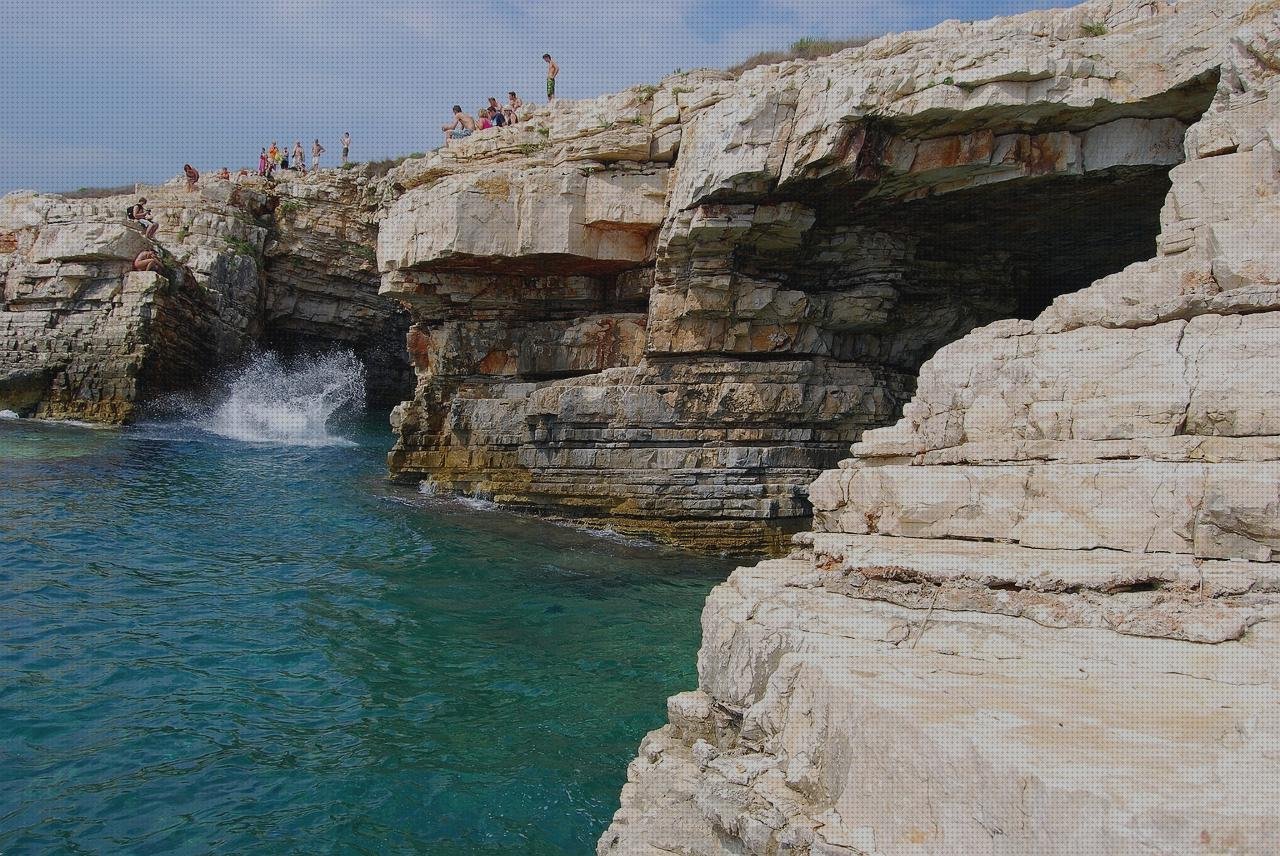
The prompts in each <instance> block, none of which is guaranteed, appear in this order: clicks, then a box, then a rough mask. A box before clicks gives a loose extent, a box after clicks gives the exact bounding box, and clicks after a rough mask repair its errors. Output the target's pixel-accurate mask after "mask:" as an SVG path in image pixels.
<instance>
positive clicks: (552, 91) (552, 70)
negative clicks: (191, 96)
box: [542, 54, 560, 104]
mask: <svg viewBox="0 0 1280 856" xmlns="http://www.w3.org/2000/svg"><path fill="white" fill-rule="evenodd" d="M542 61H543V62H545V63H546V64H547V103H548V104H550V103H551V102H552V101H555V100H556V77H557V76H558V75H559V74H560V66H558V65H556V61H555V60H553V59H552V58H551V54H543V55H542Z"/></svg>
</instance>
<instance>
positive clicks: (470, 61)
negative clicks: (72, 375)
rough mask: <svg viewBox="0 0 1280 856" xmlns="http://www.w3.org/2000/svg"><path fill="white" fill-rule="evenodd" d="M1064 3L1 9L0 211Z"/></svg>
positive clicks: (53, 5) (820, 0) (373, 147)
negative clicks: (506, 99)
mask: <svg viewBox="0 0 1280 856" xmlns="http://www.w3.org/2000/svg"><path fill="white" fill-rule="evenodd" d="M1059 5H1068V4H1067V3H1066V2H1064V0H1059V2H1054V0H645V2H639V3H637V2H626V3H621V2H610V0H577V2H560V0H450V2H446V0H377V2H363V3H362V2H343V0H254V2H248V1H247V0H220V2H211V0H94V1H93V2H88V0H41V2H32V0H28V2H22V3H20V2H18V0H0V9H3V12H4V15H3V20H4V26H3V27H0V74H3V80H4V81H5V85H4V86H3V87H0V116H2V117H3V120H2V121H0V147H2V149H3V152H4V154H3V156H2V157H0V192H7V191H9V190H13V189H17V188H32V189H36V190H74V189H75V188H78V187H82V186H114V185H122V184H128V183H130V182H133V181H157V180H161V179H164V178H168V177H170V176H173V175H176V174H177V173H178V172H179V171H180V170H181V166H182V164H183V163H184V162H186V161H190V162H191V163H194V164H196V166H197V167H199V168H201V169H216V168H217V167H219V166H222V165H224V164H225V165H227V166H230V167H232V168H233V169H234V168H238V167H240V166H248V165H250V164H252V163H254V162H256V159H257V153H258V149H259V147H261V146H262V145H265V144H267V143H269V142H270V141H271V140H272V139H279V140H281V141H282V142H283V141H284V140H285V139H289V140H294V139H299V138H300V139H303V140H305V141H310V140H311V139H313V138H315V137H320V139H321V140H322V142H324V143H325V144H326V146H328V148H329V150H330V152H331V153H332V154H336V149H337V139H338V137H339V136H340V135H341V133H342V131H343V130H344V129H348V128H349V129H350V130H351V133H352V136H353V137H354V140H355V143H354V151H353V156H354V157H356V158H358V159H361V160H364V159H376V158H380V157H385V156H389V155H395V154H404V153H407V152H411V151H422V150H425V149H427V148H430V147H433V146H435V145H436V144H437V142H438V137H439V131H438V130H437V129H438V128H439V126H440V124H441V123H442V122H443V121H444V120H445V119H446V118H447V116H446V113H447V111H448V108H449V105H451V104H453V103H454V102H459V103H461V104H462V105H463V106H464V107H467V108H468V109H473V108H474V107H475V106H478V105H479V104H480V103H482V102H483V100H484V98H485V97H487V96H489V95H495V96H501V95H502V94H503V93H505V92H506V91H507V90H508V89H515V90H517V91H518V92H520V93H521V95H522V96H524V97H526V98H536V97H538V96H539V94H540V92H541V89H542V72H543V65H542V61H541V59H540V57H541V56H542V54H543V53H544V52H550V53H552V54H553V55H555V56H556V57H557V59H558V60H559V61H560V64H561V67H562V69H563V71H562V76H561V82H560V86H561V92H562V94H563V97H566V98H585V97H590V96H593V95H598V94H600V93H602V92H608V91H612V90H616V89H621V88H625V87H627V86H631V85H634V84H639V83H646V82H654V81H656V80H658V79H659V78H661V77H662V76H663V75H665V74H667V73H669V72H671V71H672V70H674V69H676V68H686V69H688V68H697V67H701V66H713V67H723V66H726V65H731V64H733V63H734V62H737V61H739V60H741V59H743V58H744V57H746V56H749V55H750V54H752V53H755V52H756V51H760V50H767V49H774V48H781V47H785V46H786V45H788V44H790V43H791V42H792V41H794V40H795V39H797V38H800V37H802V36H832V37H845V36H851V35H859V34H865V33H879V32H884V31H887V30H900V29H911V28H916V27H922V26H928V25H931V24H934V23H936V22H938V21H942V20H945V19H947V18H960V19H976V18H986V17H990V16H992V15H1000V14H1010V13H1013V12H1020V11H1025V10H1028V9H1033V8H1047V7H1050V6H1059Z"/></svg>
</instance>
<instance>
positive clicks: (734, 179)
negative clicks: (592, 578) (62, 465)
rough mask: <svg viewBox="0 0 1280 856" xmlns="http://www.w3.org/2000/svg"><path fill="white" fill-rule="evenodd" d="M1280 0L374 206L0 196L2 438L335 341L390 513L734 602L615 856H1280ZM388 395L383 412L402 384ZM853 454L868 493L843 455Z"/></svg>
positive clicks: (755, 99) (971, 26) (1126, 21)
mask: <svg viewBox="0 0 1280 856" xmlns="http://www.w3.org/2000/svg"><path fill="white" fill-rule="evenodd" d="M1278 49H1280V7H1278V6H1277V5H1276V4H1275V3H1270V2H1252V3H1250V2H1243V0H1232V2H1228V3H1226V4H1223V3H1212V2H1206V0H1187V1H1186V2H1179V3H1177V4H1176V5H1175V4H1169V3H1165V2H1136V0H1130V2H1114V3H1111V2H1104V3H1088V4H1085V5H1082V6H1078V7H1075V8H1072V9H1067V10H1055V11H1046V12H1036V13H1029V14H1025V15H1019V16H1015V17H1010V18H1003V19H994V20H992V21H984V22H976V23H959V22H948V23H945V24H941V25H939V26H937V27H935V28H933V29H931V30H926V31H921V32H915V33H906V34H899V35H891V36H885V37H883V38H880V39H877V40H876V41H873V42H871V43H870V44H868V45H866V46H863V47H858V48H851V49H849V50H846V51H844V52H842V53H840V54H837V55H835V56H833V57H829V58H826V59H821V60H815V61H793V62H787V63H782V64H780V65H773V66H764V67H760V68H756V69H753V70H751V71H749V72H747V73H745V74H743V75H741V76H740V77H734V76H732V75H729V74H725V73H721V72H714V71H699V72H690V73H681V74H677V75H673V76H671V77H669V78H666V79H664V80H663V81H661V83H660V84H659V85H657V86H650V87H637V88H634V89H631V90H628V91H627V92H624V93H619V94H617V95H610V96H605V97H602V98H599V99H595V100H592V101H583V102H572V103H565V104H560V105H557V107H556V109H555V110H554V111H550V110H548V109H546V108H535V109H532V110H531V111H530V112H529V114H528V115H527V116H526V117H525V120H524V121H523V122H521V123H520V124H518V125H516V126H515V127H513V128H508V129H498V130H495V131H486V132H481V133H477V134H476V135H474V136H473V137H471V138H469V139H467V140H465V141H459V142H457V143H455V144H451V145H450V146H448V147H447V148H444V149H441V150H439V151H437V152H434V153H432V154H431V155H428V156H426V157H422V158H413V159H410V160H408V161H406V162H404V163H403V164H402V165H400V166H399V167H397V168H395V169H393V170H392V171H391V172H390V173H389V174H387V175H386V176H375V175H373V174H372V173H370V172H369V171H368V170H366V169H363V168H360V169H357V170H353V171H350V172H340V171H334V172H326V173H321V174H320V175H319V176H318V177H317V176H312V177H308V178H307V179H299V180H294V181H288V182H280V183H274V184H271V185H268V184H266V183H265V182H259V181H258V180H257V179H251V180H250V181H249V182H247V183H244V184H232V183H228V182H218V181H217V180H212V179H204V180H202V181H201V183H200V187H199V190H198V192H197V193H195V194H190V193H186V192H185V191H183V190H182V189H181V187H180V185H179V184H176V183H171V184H169V185H164V186H161V187H155V188H144V189H142V195H147V196H148V197H149V198H151V200H152V206H153V208H155V209H156V211H157V215H158V218H159V220H160V222H161V223H162V224H163V228H162V231H161V233H160V235H159V243H160V246H161V247H162V248H163V249H164V250H165V251H166V253H167V258H168V259H169V260H170V266H169V269H168V275H167V276H166V277H160V276H157V275H156V274H142V273H131V272H128V268H129V262H130V260H131V259H132V258H133V255H134V254H135V253H136V252H137V250H138V249H140V248H141V247H142V246H144V245H145V241H144V240H143V238H142V237H141V236H140V235H139V234H138V233H137V232H136V231H135V230H133V229H131V228H130V227H129V226H128V225H127V224H126V223H124V222H123V210H124V205H125V204H127V202H128V201H129V200H128V199H126V198H121V199H108V200H87V201H71V200H64V199H60V198H58V197H52V196H46V195H34V194H14V195H10V196H7V197H5V198H4V200H3V202H0V275H2V276H3V278H4V279H3V281H4V301H3V308H2V311H0V408H4V409H14V410H17V411H19V412H22V413H29V414H34V415H37V416H42V417H48V418H77V419H90V420H95V421H103V422H121V421H127V420H129V419H130V418H131V417H132V416H133V415H134V413H135V412H136V408H137V406H138V405H139V404H140V403H142V402H145V401H146V400H147V399H148V398H150V397H153V396H155V395H158V394H162V393H163V392H166V391H170V390H173V389H179V388H184V387H190V386H192V385H194V384H196V383H198V382H199V379H200V378H201V377H202V376H203V375H204V374H205V373H207V372H208V371H209V370H211V369H213V368H216V367H218V366H219V365H223V364H226V363H228V362H230V361H232V360H234V359H236V358H237V357H238V356H240V355H242V354H243V353H245V352H246V351H247V350H248V349H250V348H253V347H260V346H272V347H278V348H282V349H285V350H289V349H291V348H296V349H305V348H314V347H327V346H331V345H343V346H347V347H352V348H354V349H355V350H356V351H357V352H358V353H360V354H361V355H362V357H363V358H364V359H365V361H366V363H367V364H369V365H370V366H371V369H372V371H371V374H372V377H373V384H374V385H375V386H376V387H377V389H378V393H377V394H378V397H380V398H382V399H383V400H387V401H393V400H399V401H400V402H401V403H400V404H399V405H398V406H397V407H396V408H395V410H394V411H393V416H392V427H393V429H394V431H395V433H396V437H397V439H396V444H395V447H394V448H393V449H392V451H391V453H390V455H389V458H388V462H389V469H390V474H391V476H392V477H393V478H395V479H397V480H401V481H405V482H411V483H412V482H419V481H426V482H429V483H431V484H432V485H434V486H435V487H436V488H438V489H441V490H449V491H457V492H462V493H466V494H470V495H476V496H483V497H485V498H489V499H493V500H495V501H497V502H499V503H502V504H504V505H508V506H512V507H516V508H521V509H525V510H530V511H534V512H537V513H540V514H547V515H551V516H556V517H562V518H571V519H573V520H576V521H579V522H582V523H585V524H588V525H600V526H608V527H610V528H612V529H614V530H616V531H619V532H623V533H629V534H642V535H645V536H648V537H653V538H658V539H662V540H666V541H671V542H675V543H679V544H683V545H686V546H690V547H695V548H699V549H710V550H716V551H722V552H729V553H738V554H757V555H758V554H760V553H763V552H771V553H773V554H775V555H781V554H784V553H787V551H788V550H789V551H790V552H789V554H787V555H786V558H781V559H773V560H770V561H766V562H764V563H762V564H760V565H757V566H755V567H753V568H743V569H740V570H739V571H737V572H736V573H735V574H734V575H733V577H732V578H731V579H730V580H729V581H728V582H727V583H725V584H724V585H723V586H721V587H719V588H718V589H717V590H716V591H715V592H714V593H713V594H712V596H711V598H710V599H709V601H708V605H707V609H706V612H705V613H704V617H703V632H704V643H703V648H702V651H701V654H700V656H699V673H700V684H699V687H698V689H697V690H695V691H693V692H690V693H685V694H682V695H679V696H676V697H674V698H673V699H672V700H671V702H670V704H669V710H668V712H669V715H670V723H669V724H668V725H667V726H665V727H664V728H662V729H660V730H659V731H656V732H654V733H653V734H651V735H649V737H647V738H646V739H645V741H644V743H643V744H642V746H641V751H640V756H639V757H638V758H637V759H636V760H635V761H634V762H633V763H632V765H631V768H630V771H629V779H630V782H629V784H628V785H627V786H626V789H625V790H624V792H623V796H622V808H621V809H620V810H619V812H618V814H617V816H616V818H615V820H614V823H613V825H612V827H611V828H610V829H609V830H608V831H607V832H606V833H605V834H604V836H603V837H602V838H601V842H600V852H601V853H657V852H677V853H687V854H720V853H725V854H728V853H735V854H738V853H754V854H775V853H813V854H819V853H821V854H854V853H884V854H897V853H913V854H914V853H956V852H1029V851H1032V850H1036V851H1045V852H1050V853H1057V852H1062V853H1068V852H1070V853H1078V852H1080V851H1081V850H1082V849H1083V850H1089V851H1097V852H1135V851H1137V852H1151V853H1174V852H1177V853H1226V852H1230V853H1255V852H1258V853H1260V852H1267V851H1268V850H1269V849H1270V848H1273V847H1274V846H1275V842H1276V841H1277V837H1278V836H1280V818H1278V817H1277V815H1276V812H1275V810H1274V806H1275V805H1276V804H1277V803H1280V773H1278V771H1280V764H1277V763H1276V758H1275V755H1274V753H1275V747H1276V746H1277V745H1280V741H1278V740H1277V738H1278V737H1280V719H1278V718H1277V715H1276V713H1275V711H1276V710H1280V706H1277V704H1276V702H1277V701H1280V673H1278V671H1277V667H1276V666H1275V665H1274V661H1275V656H1274V654H1275V652H1276V641H1277V637H1276V631H1275V628H1276V626H1277V625H1276V623H1275V621H1274V620H1273V619H1274V618H1275V617H1276V615H1277V610H1278V609H1280V573H1278V572H1277V571H1276V568H1277V567H1278V566H1277V564H1276V560H1277V557H1278V556H1280V522H1278V521H1280V487H1278V486H1280V407H1277V405H1276V402H1277V401H1278V400H1280V381H1278V380H1277V377H1278V376H1277V373H1276V372H1275V370H1274V363H1275V357H1276V355H1277V354H1278V353H1280V256H1278V255H1277V250H1276V247H1277V246H1280V233H1278V231H1277V230H1278V229H1280V227H1278V226H1277V223H1278V222H1280V219H1278V218H1277V215H1278V214H1280V210H1277V202H1276V199H1277V196H1276V192H1277V190H1278V189H1280V178H1278V172H1277V168H1278V166H1280V159H1278V158H1277V150H1278V149H1280V109H1277V106H1276V100H1275V99H1277V98H1280V53H1278ZM410 390H412V391H410ZM850 450H852V457H850Z"/></svg>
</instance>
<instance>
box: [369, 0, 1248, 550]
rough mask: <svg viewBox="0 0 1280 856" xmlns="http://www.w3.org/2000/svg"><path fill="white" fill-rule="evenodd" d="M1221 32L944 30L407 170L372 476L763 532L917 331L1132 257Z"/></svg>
mask: <svg viewBox="0 0 1280 856" xmlns="http://www.w3.org/2000/svg"><path fill="white" fill-rule="evenodd" d="M1094 18H1097V19H1098V21H1104V20H1105V21H1106V24H1105V25H1103V24H1099V26H1100V27H1103V28H1104V29H1106V30H1107V31H1108V32H1107V34H1106V35H1091V33H1097V32H1099V30H1098V28H1097V27H1092V26H1089V27H1088V28H1087V29H1086V28H1084V27H1085V25H1091V24H1092V23H1096V22H1094V20H1093V19H1094ZM1175 19H1176V20H1175ZM1171 22H1174V23H1171ZM1223 33H1224V24H1223V21H1222V19H1220V18H1218V17H1216V16H1214V15H1212V14H1210V13H1209V11H1208V7H1207V6H1203V5H1195V4H1193V5H1186V4H1183V5H1181V6H1179V8H1178V10H1177V11H1174V10H1172V9H1169V8H1165V7H1163V6H1161V5H1160V4H1150V3H1148V4H1114V5H1104V6H1097V5H1095V6H1092V7H1087V8H1085V7H1082V8H1081V9H1078V10H1071V11H1070V12H1066V13H1063V12H1059V13H1054V14H1052V15H1049V14H1043V15H1036V16H1030V17H1024V18H1020V19H1011V20H1010V21H1006V22H996V23H986V24H973V25H960V24H955V23H949V24H944V25H941V26H940V27H938V28H935V29H934V30H931V31H928V32H926V33H922V34H920V33H917V34H909V35H906V36H890V37H886V38H883V39H880V40H877V41H876V42H874V43H872V44H870V45H868V46H866V47H864V48H859V49H854V50H851V51H846V52H844V53H842V54H839V55H837V56H835V57H831V58H828V59H824V60H819V61H816V62H792V63H784V64H782V65H778V66H768V67H764V68H760V69H756V70H753V71H751V72H749V73H747V74H746V75H744V76H742V77H741V78H737V79H735V78H732V77H731V76H728V75H724V74H719V73H715V72H698V73H694V74H682V75H676V76H673V77H671V78H668V79H666V80H664V81H662V83H661V85H660V86H658V87H656V88H655V87H648V88H641V89H634V90H631V91H629V92H627V93H623V94H621V95H614V96H608V97H606V98H601V99H598V100H596V101H591V102H581V103H574V104H566V105H559V106H558V107H557V109H556V111H555V112H547V111H545V110H542V109H534V110H532V111H531V112H529V114H528V115H527V116H525V118H524V121H523V122H521V123H520V124H518V125H516V126H515V127H514V128H511V129H495V130H493V131H485V132H481V133H478V134H476V135H474V136H473V137H471V138H470V139H468V140H466V141H462V142H458V143H453V144H451V145H449V146H448V147H446V148H445V149H443V150H441V151H440V152H437V153H435V154H433V155H432V156H430V157H427V158H422V159H415V160H412V161H409V162H408V163H406V164H405V165H403V166H402V167H400V168H399V169H397V170H396V171H394V172H393V173H392V175H391V176H390V181H391V185H392V189H393V191H394V193H393V195H394V196H395V198H394V199H393V201H391V202H390V204H389V205H388V207H387V210H386V212H385V215H384V218H383V220H382V223H381V227H380V231H379V236H378V246H379V265H380V268H381V270H382V272H383V293H385V294H387V295H390V296H394V297H396V298H397V299H400V300H402V301H404V302H405V303H406V304H407V305H408V306H409V307H410V311H411V313H412V315H413V319H414V325H415V326H414V333H413V334H411V337H410V350H411V352H412V354H413V356H414V360H415V369H416V371H417V374H418V389H417V393H416V395H415V398H414V400H413V401H411V402H407V403H406V404H405V405H404V406H403V407H401V408H400V410H399V411H398V414H397V417H396V420H395V424H396V426H397V430H398V433H399V441H398V443H397V446H396V449H395V451H393V453H392V455H391V458H390V467H391V471H392V474H393V476H395V477H396V478H399V479H402V480H429V481H431V482H433V483H434V484H435V485H437V486H438V487H442V488H447V489H453V490H461V491H466V492H470V493H476V494H481V495H485V496H489V497H492V498H494V499H497V500H499V501H502V502H504V503H508V504H511V505H515V506H519V507H522V508H528V509H533V510H538V511H542V512H545V513H550V514H555V515H559V516H564V517H570V518H573V519H577V520H583V521H587V522H591V523H604V524H607V525H609V526H611V527H613V528H615V529H619V530H622V531H626V532H636V533H644V534H649V535H655V536H657V537H660V538H665V539H669V540H676V541H679V542H681V543H684V544H688V545H695V546H702V547H709V548H712V549H719V550H729V551H737V552H750V551H755V550H760V549H770V548H775V549H776V548H779V547H780V545H782V544H784V543H785V538H786V537H787V536H789V535H790V534H791V533H793V532H795V531H797V530H799V529H802V528H804V527H805V526H806V525H807V523H808V520H809V517H810V513H811V509H810V506H809V504H808V500H807V497H806V490H805V487H806V485H807V484H808V483H809V482H810V481H812V480H813V479H814V478H815V477H817V476H818V474H819V473H821V472H822V471H823V470H825V469H828V468H830V467H833V466H835V464H836V463H837V462H838V460H839V458H840V457H841V456H842V455H843V454H844V450H845V449H846V448H847V446H848V445H849V443H851V442H853V441H855V440H857V439H858V438H859V437H860V435H861V433H862V432H863V431H864V430H867V429H869V428H875V427H880V426H883V425H886V424H888V423H890V422H892V420H893V419H894V418H896V416H897V415H898V413H899V412H900V408H901V407H902V405H903V404H904V403H905V402H906V401H907V400H908V399H909V398H910V396H911V394H912V392H913V390H914V386H915V379H916V376H917V374H918V372H919V369H920V366H921V364H922V363H923V362H924V361H925V360H926V359H928V358H929V357H930V356H932V355H933V354H934V353H935V352H936V351H937V349H938V348H940V347H942V346H944V345H947V344H950V343H952V342H954V341H955V340H957V339H959V338H960V337H962V336H963V335H965V334H966V333H968V332H969V331H970V330H973V329H974V328H977V327H981V326H983V325H985V324H988V323H990V322H993V321H996V320H999V319H1007V318H1031V317H1034V316H1035V315H1036V314H1038V313H1039V312H1040V311H1042V310H1043V309H1044V308H1045V307H1046V306H1048V305H1049V304H1050V303H1051V302H1052V300H1053V299H1054V298H1055V297H1057V296H1059V295H1062V294H1065V293H1070V292H1074V291H1077V290H1079V289H1081V288H1083V287H1084V286H1086V285H1088V284H1089V283H1090V282H1092V281H1094V280H1096V279H1098V278H1099V277H1103V276H1106V275H1108V274H1111V273H1114V272H1116V271H1119V270H1121V269H1123V268H1124V267H1125V266H1126V265H1129V264H1131V263H1133V262H1136V261H1138V260H1140V259H1144V258H1147V257H1149V256H1150V255H1151V253H1152V250H1153V247H1154V241H1155V238H1156V235H1157V233H1158V232H1159V231H1160V222H1159V211H1160V207H1161V204H1162V201H1163V200H1164V198H1165V196H1166V194H1167V193H1168V191H1169V187H1170V184H1169V172H1170V169H1171V168H1172V167H1174V166H1175V165H1176V164H1178V163H1180V162H1181V161H1182V160H1183V138H1184V135H1185V133H1186V129H1187V127H1188V126H1189V125H1190V124H1191V123H1193V122H1195V121H1196V120H1197V119H1199V117H1200V116H1201V114H1202V113H1203V112H1204V110H1205V109H1206V108H1207V106H1208V104H1209V101H1210V99H1211V98H1212V95H1213V91H1214V86H1215V85H1216V78H1217V73H1218V72H1217V69H1218V64H1219V63H1218V53H1217V49H1218V47H1219V46H1220V44H1221V43H1222V41H1223V39H1224V38H1225V37H1224V35H1223ZM659 468H663V469H659ZM663 472H665V473H667V474H669V475H666V476H664V475H663Z"/></svg>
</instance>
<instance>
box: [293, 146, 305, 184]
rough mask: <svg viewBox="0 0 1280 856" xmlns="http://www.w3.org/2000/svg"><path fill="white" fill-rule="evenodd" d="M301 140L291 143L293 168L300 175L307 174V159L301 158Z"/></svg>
mask: <svg viewBox="0 0 1280 856" xmlns="http://www.w3.org/2000/svg"><path fill="white" fill-rule="evenodd" d="M302 155H303V151H302V140H294V141H293V168H294V169H296V170H297V171H298V172H299V173H300V174H302V175H306V174H307V159H306V158H305V157H303V156H302Z"/></svg>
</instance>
